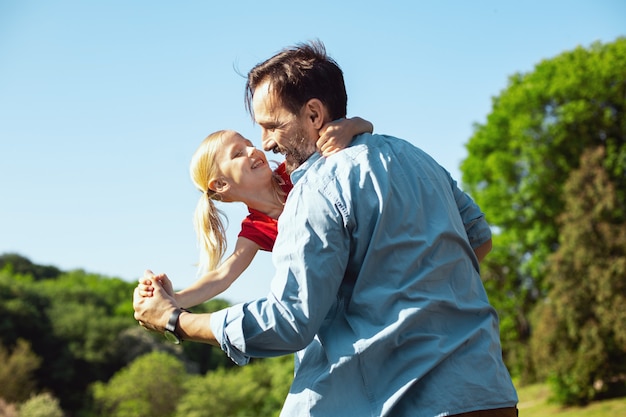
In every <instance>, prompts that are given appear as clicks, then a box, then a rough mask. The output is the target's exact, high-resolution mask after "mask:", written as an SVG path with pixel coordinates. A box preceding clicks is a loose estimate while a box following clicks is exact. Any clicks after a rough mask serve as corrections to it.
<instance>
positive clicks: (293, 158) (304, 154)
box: [285, 127, 317, 174]
mask: <svg viewBox="0 0 626 417" xmlns="http://www.w3.org/2000/svg"><path fill="white" fill-rule="evenodd" d="M292 143H293V146H292V147H291V148H290V149H288V150H287V154H288V155H287V156H288V157H287V158H286V159H285V171H286V172H287V174H291V173H292V172H293V171H294V170H295V169H296V168H298V167H299V166H300V165H302V164H303V163H304V161H306V160H307V159H309V157H310V156H311V155H313V153H315V151H316V150H317V149H316V148H315V142H314V141H312V140H309V139H307V137H306V134H305V132H304V130H303V129H302V128H300V127H298V128H297V130H296V131H295V132H294V135H293V141H292Z"/></svg>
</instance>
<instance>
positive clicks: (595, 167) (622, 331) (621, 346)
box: [532, 147, 626, 404]
mask: <svg viewBox="0 0 626 417" xmlns="http://www.w3.org/2000/svg"><path fill="white" fill-rule="evenodd" d="M605 163H606V157H605V150H604V148H603V147H598V148H597V149H590V150H588V151H587V152H585V153H584V154H583V157H582V159H581V164H580V168H579V169H578V170H576V171H574V172H572V174H571V176H570V178H569V180H568V181H567V183H566V184H565V188H564V191H565V192H564V196H565V211H564V212H563V214H561V216H560V217H559V220H560V221H559V224H560V225H561V230H560V246H559V249H558V250H557V251H556V252H555V253H554V254H553V255H551V257H550V258H549V259H550V261H551V263H550V265H549V268H548V275H547V279H548V282H549V284H550V288H551V289H550V291H549V293H548V297H547V299H546V301H545V304H549V305H546V306H543V307H542V308H541V309H540V310H539V312H538V313H537V322H538V326H537V331H535V333H534V334H533V343H532V346H533V357H535V358H536V360H540V361H541V363H540V364H539V365H540V366H538V369H541V372H542V373H543V374H544V376H548V377H550V380H551V381H552V383H553V385H554V388H555V390H554V391H555V393H556V397H557V399H558V400H559V401H560V402H561V403H565V404H584V403H587V402H589V401H591V400H593V399H595V398H598V397H601V396H606V395H613V394H621V395H624V394H626V326H625V323H626V279H625V277H626V218H625V216H624V213H626V205H625V204H624V202H623V201H622V202H620V201H618V198H617V195H618V193H617V189H616V187H615V184H614V183H613V182H612V181H611V180H610V179H609V176H608V175H607V173H606V171H605V168H604V165H605Z"/></svg>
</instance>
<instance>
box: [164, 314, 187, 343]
mask: <svg viewBox="0 0 626 417" xmlns="http://www.w3.org/2000/svg"><path fill="white" fill-rule="evenodd" d="M182 312H183V309H181V308H177V309H176V310H174V311H173V312H172V315H171V316H170V319H169V320H168V322H167V325H165V330H167V331H170V332H172V333H174V334H175V335H176V336H178V333H176V325H177V324H178V318H179V317H180V315H181V313H182ZM178 338H179V339H180V336H178Z"/></svg>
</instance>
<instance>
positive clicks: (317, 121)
mask: <svg viewBox="0 0 626 417" xmlns="http://www.w3.org/2000/svg"><path fill="white" fill-rule="evenodd" d="M304 111H305V116H306V119H307V120H308V121H309V122H310V123H311V127H312V128H314V129H315V130H320V129H321V128H322V126H324V124H326V122H327V119H328V111H327V110H326V106H325V105H324V103H322V102H321V101H320V99H317V98H312V99H310V100H309V101H307V102H306V104H305V105H304Z"/></svg>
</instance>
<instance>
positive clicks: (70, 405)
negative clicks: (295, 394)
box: [0, 254, 293, 417]
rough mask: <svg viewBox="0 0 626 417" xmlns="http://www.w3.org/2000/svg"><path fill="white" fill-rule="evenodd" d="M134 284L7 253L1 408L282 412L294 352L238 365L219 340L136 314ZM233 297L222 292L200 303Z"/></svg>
mask: <svg viewBox="0 0 626 417" xmlns="http://www.w3.org/2000/svg"><path fill="white" fill-rule="evenodd" d="M134 288H135V284H134V283H129V282H125V281H123V280H121V279H117V278H109V277H105V276H101V275H97V274H90V273H87V272H85V271H82V270H75V271H61V270H59V269H58V268H56V267H54V266H45V265H37V264H34V263H32V262H31V261H30V260H29V259H27V258H25V257H23V256H20V255H18V254H4V255H1V256H0V317H1V320H0V364H1V365H0V415H2V416H20V417H28V416H27V414H28V413H31V414H30V415H46V416H49V417H53V416H54V415H59V416H63V415H65V416H84V417H87V416H129V417H130V416H132V417H140V416H146V417H148V416H150V417H158V416H179V415H180V416H183V415H184V416H188V415H191V414H189V413H190V412H191V410H194V409H199V410H224V413H221V414H220V413H217V414H213V411H212V414H211V415H222V416H226V415H232V416H235V415H244V414H245V415H255V416H264V415H267V416H271V415H276V414H277V412H278V410H280V406H281V404H282V402H283V400H284V398H285V396H286V394H287V391H288V387H289V383H290V379H291V376H292V373H293V364H292V362H291V358H289V357H286V358H283V359H280V360H267V361H260V360H259V361H256V362H254V363H253V364H251V365H250V366H249V367H244V368H237V369H234V368H235V367H234V365H233V364H232V362H231V361H230V360H229V359H228V358H227V357H226V355H225V354H224V353H223V352H222V351H221V350H219V349H217V348H213V347H210V346H208V345H204V344H200V343H183V344H182V345H180V346H176V345H173V344H171V343H169V342H167V341H166V340H165V339H164V338H163V336H162V335H159V334H155V333H152V332H149V331H146V330H145V329H143V328H142V327H140V326H139V325H138V324H137V322H136V321H135V320H134V318H133V308H132V293H133V290H134ZM227 305H228V304H227V302H225V301H223V300H213V301H210V302H208V303H205V304H203V305H200V306H198V307H195V308H193V309H192V310H193V311H195V312H211V311H215V310H218V309H220V308H223V307H226V306H227ZM246 368H249V369H246ZM32 409H35V410H39V412H41V410H42V409H45V410H48V411H47V414H46V413H44V414H33V411H29V410H32ZM54 410H56V411H54ZM242 410H244V411H242ZM11 413H13V414H11ZM55 413H56V414H55ZM242 413H244V414H242ZM202 415H204V414H202Z"/></svg>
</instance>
